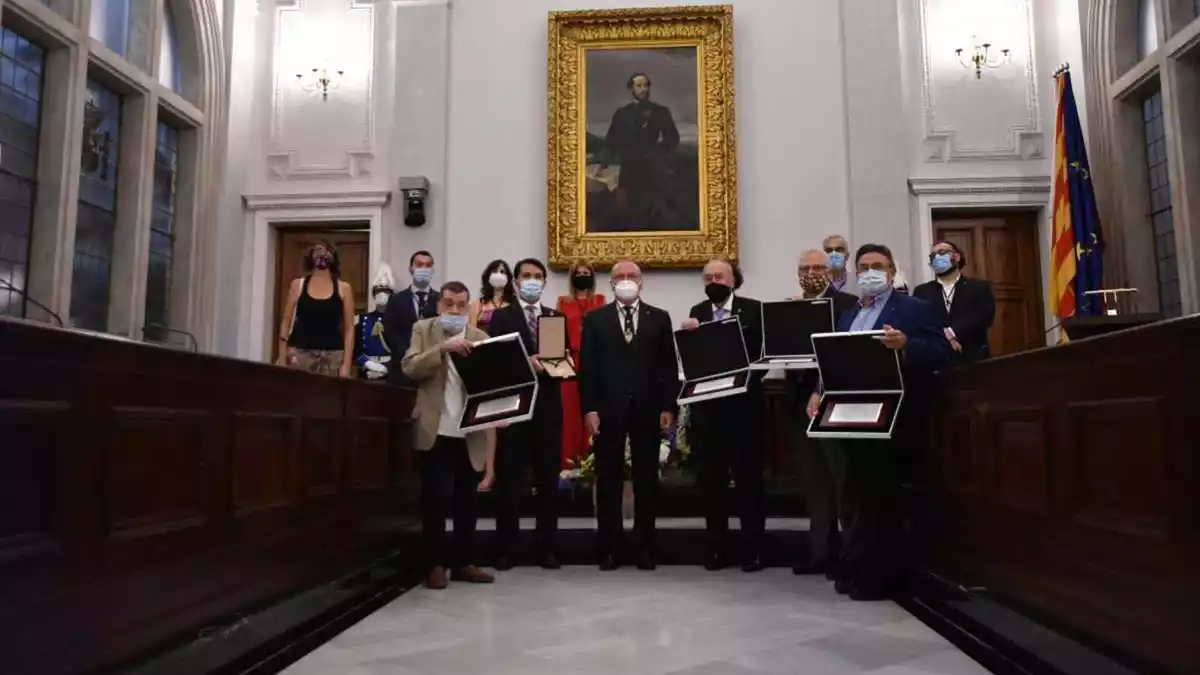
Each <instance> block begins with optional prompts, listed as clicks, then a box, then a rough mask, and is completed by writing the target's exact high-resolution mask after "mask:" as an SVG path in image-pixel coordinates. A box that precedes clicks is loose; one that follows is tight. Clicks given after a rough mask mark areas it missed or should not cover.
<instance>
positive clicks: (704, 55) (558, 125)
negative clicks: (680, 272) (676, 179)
mask: <svg viewBox="0 0 1200 675" xmlns="http://www.w3.org/2000/svg"><path fill="white" fill-rule="evenodd" d="M626 44H627V45H629V47H630V48H639V47H641V48H644V47H646V46H658V45H662V46H673V45H680V44H689V45H693V44H694V45H697V51H698V54H697V59H698V65H699V71H700V72H699V77H700V80H699V83H698V86H699V88H700V92H699V93H700V105H701V109H700V111H701V114H700V115H699V122H700V142H699V145H700V175H699V178H700V230H699V232H695V231H688V232H667V231H650V232H636V233H631V232H621V233H613V234H599V233H588V232H585V228H584V226H585V222H584V214H585V211H584V198H585V196H586V188H585V167H584V166H583V162H584V155H583V149H582V148H581V143H580V138H581V137H583V136H584V134H585V133H586V120H585V119H584V112H585V111H584V94H585V92H584V86H585V82H583V81H581V71H583V59H584V50H585V48H587V47H607V48H613V47H619V46H623V45H626ZM548 84H549V87H548V94H547V119H548V122H549V125H548V131H547V135H546V145H547V174H548V177H547V186H546V187H547V204H546V230H547V231H546V234H547V242H548V245H549V249H550V251H549V255H548V257H549V259H550V265H551V266H552V267H555V268H564V267H569V266H570V265H572V264H573V263H575V262H577V261H579V260H587V261H589V262H591V263H592V264H594V265H596V266H597V267H607V266H611V265H612V264H613V263H615V262H617V261H619V260H622V259H632V260H636V261H637V262H638V263H639V264H641V265H642V266H644V267H659V268H664V267H666V268H670V267H676V268H679V267H685V268H686V267H699V266H703V265H704V263H706V262H708V260H710V259H712V258H729V259H732V260H736V259H737V256H738V243H737V241H738V240H737V138H736V133H735V130H734V98H733V7H732V6H729V5H706V6H685V7H648V8H639V9H612V10H585V11H569V12H550V15H549V50H548Z"/></svg>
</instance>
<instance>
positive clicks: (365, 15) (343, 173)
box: [266, 0, 376, 180]
mask: <svg viewBox="0 0 1200 675" xmlns="http://www.w3.org/2000/svg"><path fill="white" fill-rule="evenodd" d="M375 18H376V15H375V4H374V3H373V2H371V1H370V0H278V1H277V2H276V5H275V19H274V36H275V48H274V58H273V61H274V64H273V65H274V81H273V86H274V91H273V93H272V105H271V143H270V150H269V151H268V153H267V157H266V161H267V170H268V171H267V173H268V177H269V178H270V179H271V180H312V179H336V178H361V177H367V176H371V175H372V169H373V165H374V159H375V87H374V69H375ZM298 22H302V23H300V24H299V25H300V26H305V27H304V28H299V27H297V24H298ZM310 24H315V25H319V26H320V28H319V29H313V30H312V31H309V30H308V28H307V26H308V25H310ZM310 32H311V36H310V35H309V33H310ZM292 41H298V42H300V43H301V44H303V45H304V46H305V51H307V45H309V44H321V45H324V46H325V48H326V49H327V51H328V53H327V54H325V55H322V54H321V53H320V52H319V50H315V49H314V53H313V54H312V58H313V60H314V66H313V67H316V66H315V64H316V62H318V61H321V60H322V59H323V57H328V58H329V59H332V58H343V57H345V55H346V54H347V53H349V54H352V56H350V57H348V58H349V59H350V62H348V63H343V62H336V63H332V64H331V65H332V67H333V68H342V67H346V68H347V72H346V75H345V76H344V79H343V85H342V86H341V87H339V88H338V89H337V90H331V91H330V94H329V99H328V100H321V97H320V96H319V95H317V94H311V95H308V94H304V95H302V94H300V93H299V91H298V89H297V88H296V77H295V75H296V70H297V69H298V68H299V67H300V66H299V65H298V64H297V63H295V62H294V61H295V60H296V57H295V53H294V52H295V51H296V50H297V49H298V48H297V47H296V46H295V45H294V44H293V42H292ZM349 44H359V45H361V46H360V47H358V48H356V49H353V50H348V49H346V48H345V47H346V45H349ZM355 57H357V58H355ZM304 67H307V65H305V66H304ZM302 96H303V97H302ZM317 106H324V107H317ZM331 129H332V132H331ZM338 146H340V147H338ZM312 155H324V159H321V160H314V159H311V158H310V157H311V156H312Z"/></svg>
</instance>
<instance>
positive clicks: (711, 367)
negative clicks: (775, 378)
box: [675, 316, 750, 405]
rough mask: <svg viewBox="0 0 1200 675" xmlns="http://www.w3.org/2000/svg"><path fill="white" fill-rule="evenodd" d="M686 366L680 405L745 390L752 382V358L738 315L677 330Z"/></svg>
mask: <svg viewBox="0 0 1200 675" xmlns="http://www.w3.org/2000/svg"><path fill="white" fill-rule="evenodd" d="M675 353H677V354H678V355H679V362H680V366H681V367H682V368H683V387H682V388H681V389H680V391H679V405H685V404H688V403H696V402H698V401H707V400H709V399H714V398H724V397H726V396H735V395H737V394H743V393H745V392H746V389H747V388H748V387H749V385H750V358H749V357H748V356H747V355H746V339H745V338H744V337H743V336H742V321H741V319H740V318H739V317H737V316H732V317H729V318H728V319H722V320H721V321H709V322H708V323H704V324H700V327H699V328H696V329H695V330H678V331H675Z"/></svg>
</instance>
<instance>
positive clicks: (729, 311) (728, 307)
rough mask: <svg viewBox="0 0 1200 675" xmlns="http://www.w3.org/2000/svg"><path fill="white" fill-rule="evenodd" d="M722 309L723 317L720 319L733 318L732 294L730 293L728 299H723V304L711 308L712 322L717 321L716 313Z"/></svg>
mask: <svg viewBox="0 0 1200 675" xmlns="http://www.w3.org/2000/svg"><path fill="white" fill-rule="evenodd" d="M722 309H723V310H725V316H724V317H722V318H724V319H728V318H729V317H731V316H733V293H730V294H729V297H728V298H725V302H724V303H722V304H720V305H713V306H712V313H713V321H716V320H717V312H718V311H719V310H722Z"/></svg>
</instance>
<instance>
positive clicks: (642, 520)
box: [593, 405, 659, 554]
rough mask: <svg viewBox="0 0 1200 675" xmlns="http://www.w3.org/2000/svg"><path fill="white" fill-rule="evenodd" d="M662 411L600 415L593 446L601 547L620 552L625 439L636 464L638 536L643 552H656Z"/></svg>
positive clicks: (634, 478) (634, 476) (635, 497)
mask: <svg viewBox="0 0 1200 675" xmlns="http://www.w3.org/2000/svg"><path fill="white" fill-rule="evenodd" d="M658 417H659V412H658V411H653V412H651V413H647V412H646V411H645V410H638V409H637V407H636V406H632V405H631V406H630V408H629V409H628V410H625V411H622V413H621V414H615V412H609V413H608V414H607V416H605V413H601V414H600V434H599V435H597V436H596V439H595V441H594V443H593V452H594V453H595V457H596V520H597V521H598V525H599V530H600V546H601V548H602V549H603V550H604V552H606V553H612V554H616V553H617V551H618V550H619V549H620V545H621V533H622V531H623V529H624V523H623V521H622V517H621V492H622V483H623V481H624V473H625V437H626V436H627V435H628V437H629V445H630V454H631V458H630V459H631V462H630V463H631V464H632V465H633V500H634V505H633V510H634V519H633V522H634V534H635V535H636V536H637V538H638V540H639V544H640V545H641V546H642V547H643V548H644V549H645V550H653V548H654V516H655V502H656V501H657V497H658V495H657V493H658V448H659V428H658Z"/></svg>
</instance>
